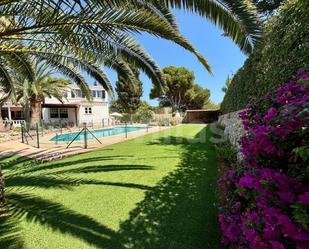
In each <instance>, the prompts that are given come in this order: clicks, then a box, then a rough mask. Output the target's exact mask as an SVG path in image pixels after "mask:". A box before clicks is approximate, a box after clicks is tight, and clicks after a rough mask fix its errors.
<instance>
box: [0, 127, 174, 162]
mask: <svg viewBox="0 0 309 249" xmlns="http://www.w3.org/2000/svg"><path fill="white" fill-rule="evenodd" d="M165 129H168V128H167V127H151V128H149V129H148V131H147V130H142V131H135V132H129V133H128V137H127V138H126V137H125V134H119V135H115V136H110V137H104V138H100V139H99V140H100V142H101V143H102V144H100V143H99V142H98V141H96V140H95V139H90V140H88V148H87V149H84V148H83V141H76V142H73V143H72V145H71V146H70V148H68V149H67V148H66V147H67V145H68V142H58V143H57V144H56V143H55V142H52V141H50V139H51V138H52V137H53V136H54V134H49V135H46V136H44V137H41V138H40V147H41V148H40V149H38V148H36V147H35V146H36V141H29V143H30V144H31V145H27V144H23V143H21V141H16V140H15V141H8V142H4V143H0V157H3V156H8V155H12V154H16V155H20V156H25V157H29V158H33V159H37V160H40V161H52V160H57V159H61V158H63V157H66V156H71V155H76V154H80V153H84V152H88V151H91V150H95V149H98V148H102V147H105V146H107V145H111V144H115V143H119V142H123V141H126V140H130V139H134V138H137V137H142V136H144V135H147V134H152V133H155V132H158V131H160V130H165Z"/></svg>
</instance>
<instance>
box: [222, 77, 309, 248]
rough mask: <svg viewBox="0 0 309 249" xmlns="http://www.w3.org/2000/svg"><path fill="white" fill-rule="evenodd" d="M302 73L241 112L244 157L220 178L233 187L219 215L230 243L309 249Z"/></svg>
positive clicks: (306, 106) (308, 109) (308, 133)
mask: <svg viewBox="0 0 309 249" xmlns="http://www.w3.org/2000/svg"><path fill="white" fill-rule="evenodd" d="M298 78H299V81H298V82H295V81H290V82H289V83H287V84H285V85H284V86H282V87H280V88H278V89H277V90H276V91H275V92H273V93H271V94H268V95H267V96H266V97H265V98H264V99H263V100H259V101H255V100H254V101H252V102H251V103H250V104H249V105H248V107H247V109H246V110H245V111H243V112H242V113H241V114H240V117H241V119H242V121H243V125H244V127H245V130H246V131H247V134H246V135H245V136H243V137H242V138H241V151H242V153H243V155H244V161H243V164H242V165H239V166H238V167H237V169H232V170H229V171H228V172H226V173H225V175H224V176H223V177H222V178H221V179H220V180H219V184H220V185H221V186H222V188H225V189H228V190H229V192H228V195H227V201H226V202H225V203H223V205H222V207H221V211H222V213H221V214H220V216H219V221H220V225H221V230H222V233H223V237H222V242H223V243H224V244H225V245H227V246H228V247H229V248H233V249H234V248H238V249H240V248H241V249H267V248H274V249H284V248H293V249H305V248H309V231H308V228H309V214H308V211H309V185H308V182H309V175H308V146H309V143H308V141H309V76H308V75H307V74H306V73H305V72H304V71H302V72H299V73H298Z"/></svg>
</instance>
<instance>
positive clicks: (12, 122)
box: [2, 120, 26, 127]
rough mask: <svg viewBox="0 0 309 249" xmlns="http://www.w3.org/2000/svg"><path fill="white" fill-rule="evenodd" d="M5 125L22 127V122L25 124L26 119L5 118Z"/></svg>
mask: <svg viewBox="0 0 309 249" xmlns="http://www.w3.org/2000/svg"><path fill="white" fill-rule="evenodd" d="M2 122H3V125H4V126H8V125H10V126H11V127H21V125H22V124H25V122H26V121H25V120H3V121H2Z"/></svg>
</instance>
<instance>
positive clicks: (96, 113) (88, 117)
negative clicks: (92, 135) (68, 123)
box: [78, 103, 109, 124]
mask: <svg viewBox="0 0 309 249" xmlns="http://www.w3.org/2000/svg"><path fill="white" fill-rule="evenodd" d="M86 107H91V108H92V113H91V114H86V113H85V108H86ZM78 114H79V115H78V117H79V120H78V123H79V124H82V123H83V122H86V123H90V122H94V123H100V122H102V120H103V119H106V118H108V117H109V111H108V103H89V104H88V103H85V104H82V105H80V107H79V110H78Z"/></svg>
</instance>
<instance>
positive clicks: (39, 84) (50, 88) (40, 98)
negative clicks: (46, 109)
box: [15, 62, 89, 126]
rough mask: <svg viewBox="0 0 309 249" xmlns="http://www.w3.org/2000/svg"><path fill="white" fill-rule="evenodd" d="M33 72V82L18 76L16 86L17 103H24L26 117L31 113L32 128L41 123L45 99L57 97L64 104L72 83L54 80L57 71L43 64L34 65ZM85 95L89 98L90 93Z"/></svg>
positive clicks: (59, 79)
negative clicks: (66, 90) (65, 94)
mask: <svg viewBox="0 0 309 249" xmlns="http://www.w3.org/2000/svg"><path fill="white" fill-rule="evenodd" d="M33 72H34V77H33V80H32V81H31V82H29V81H28V80H27V79H21V78H20V77H19V75H16V84H15V92H16V96H17V101H18V102H21V103H22V105H23V107H24V112H25V114H26V117H29V115H28V112H29V111H30V112H31V119H30V126H33V125H35V124H36V123H40V121H41V112H42V103H43V102H44V98H45V97H55V98H57V99H58V100H59V101H60V102H63V100H64V99H63V96H64V91H65V89H66V88H68V86H69V85H70V83H71V81H70V80H65V79H62V78H52V77H51V76H52V75H53V74H54V73H55V71H54V70H53V69H51V68H50V67H49V66H48V65H47V64H45V63H42V62H35V63H34V64H33ZM84 93H85V94H86V95H87V96H89V91H87V92H85V91H84ZM27 121H29V120H27Z"/></svg>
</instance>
